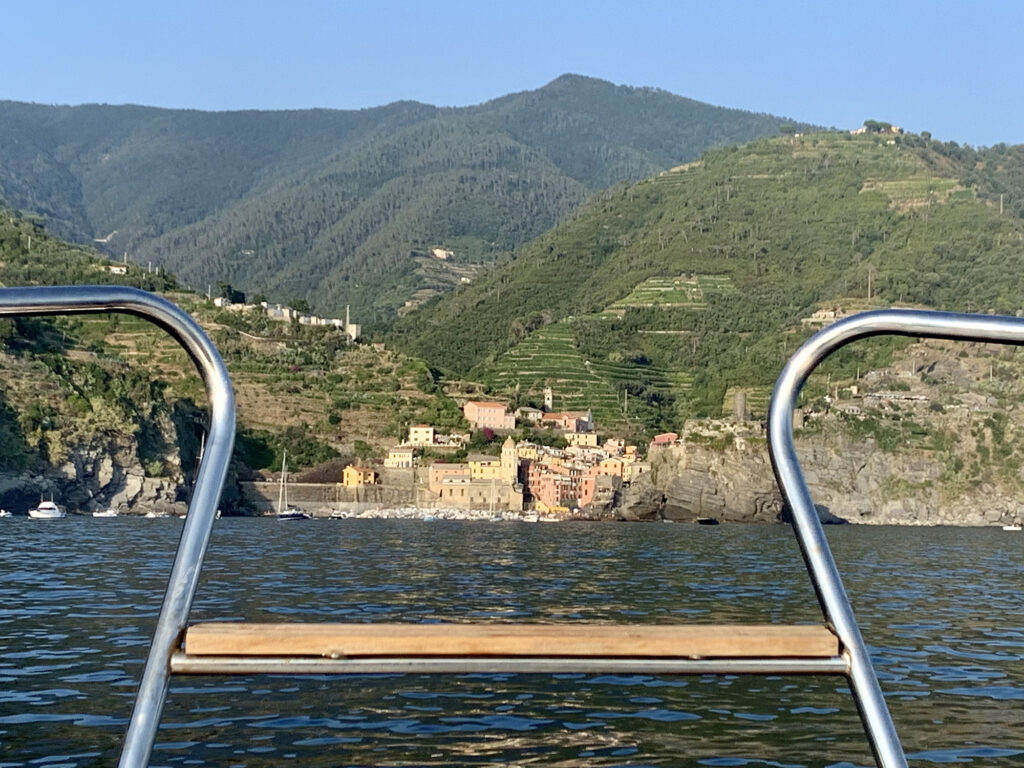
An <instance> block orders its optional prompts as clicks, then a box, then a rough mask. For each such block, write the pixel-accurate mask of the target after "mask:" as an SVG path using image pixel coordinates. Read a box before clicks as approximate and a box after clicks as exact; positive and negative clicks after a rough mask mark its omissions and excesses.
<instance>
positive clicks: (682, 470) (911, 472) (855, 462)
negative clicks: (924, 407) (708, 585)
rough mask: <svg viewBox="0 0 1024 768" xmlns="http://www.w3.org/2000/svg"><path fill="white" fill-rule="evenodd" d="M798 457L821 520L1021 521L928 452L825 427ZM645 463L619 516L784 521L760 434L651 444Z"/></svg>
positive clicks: (1005, 500)
mask: <svg viewBox="0 0 1024 768" xmlns="http://www.w3.org/2000/svg"><path fill="white" fill-rule="evenodd" d="M797 454H798V457H799V459H800V463H801V467H802V468H803V471H804V475H805V478H806V480H807V485H808V487H809V489H810V491H811V498H812V499H813V500H814V502H815V505H816V506H817V508H818V513H819V517H820V518H821V519H822V521H823V522H851V523H871V524H890V525H1000V524H1008V523H1010V522H1013V521H1015V520H1017V519H1019V517H1020V514H1021V509H1022V507H1024V505H1022V504H1021V502H1019V501H1018V500H1017V497H1016V495H1015V494H1014V493H1013V492H1012V491H1009V490H1007V489H1004V488H999V487H996V486H993V485H991V484H981V485H978V486H976V487H973V488H972V489H971V490H970V492H968V493H961V494H959V495H954V494H952V493H951V489H950V488H949V487H947V486H944V485H943V483H942V481H941V478H942V475H943V469H944V468H943V465H942V464H941V463H940V461H939V460H938V458H937V457H936V456H934V455H933V454H932V452H930V451H926V450H909V449H908V450H905V451H901V452H895V453H893V452H886V451H882V450H880V449H879V448H878V447H877V446H876V444H875V442H874V441H873V440H870V439H868V440H863V441H861V440H853V439H850V438H847V437H845V436H843V435H842V434H841V433H831V434H823V435H814V436H810V437H806V438H801V439H799V440H798V441H797ZM650 462H651V467H652V471H651V473H650V475H649V479H647V480H646V481H645V482H635V483H634V484H633V487H631V488H630V489H628V491H627V494H626V500H625V501H624V504H623V510H622V514H623V517H624V518H627V519H645V518H657V517H662V518H665V519H669V520H681V521H693V520H696V519H697V518H700V517H714V518H716V519H718V520H719V521H723V522H732V521H736V522H776V521H781V520H783V519H784V518H785V515H786V510H784V509H783V503H782V498H781V496H780V494H779V491H778V489H777V486H776V484H775V477H774V475H773V473H772V469H771V463H770V460H769V458H768V450H767V446H766V445H765V443H764V441H763V440H746V439H739V438H738V439H736V440H735V441H734V443H733V445H732V446H731V447H727V448H724V449H722V448H719V447H712V446H709V445H705V444H700V443H688V442H684V443H680V444H676V445H671V446H667V447H661V448H654V449H652V451H651V456H650ZM641 480H643V478H641Z"/></svg>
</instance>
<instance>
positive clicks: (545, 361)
mask: <svg viewBox="0 0 1024 768" xmlns="http://www.w3.org/2000/svg"><path fill="white" fill-rule="evenodd" d="M571 323H572V321H571V320H563V321H561V322H558V323H552V324H551V325H548V326H545V327H544V328H542V329H541V330H539V331H536V332H535V333H533V334H531V335H530V336H528V337H527V338H526V339H525V340H524V341H522V342H521V343H520V344H518V345H517V346H515V347H513V348H512V349H511V350H509V351H508V352H506V353H505V354H504V355H502V356H501V357H500V358H499V359H498V360H497V361H496V362H495V363H494V364H493V365H490V366H488V367H487V368H486V370H484V371H482V372H481V374H480V378H481V379H482V380H483V381H485V382H486V383H487V384H488V385H489V386H491V387H492V388H493V389H494V390H496V391H501V392H505V393H507V394H510V395H511V394H512V393H513V392H515V391H516V387H517V386H518V388H519V396H520V399H522V400H533V401H535V402H541V400H542V398H543V394H544V388H545V387H551V389H552V391H553V395H554V408H555V410H569V411H586V410H590V411H592V413H593V415H594V419H595V420H596V421H597V423H598V425H599V427H609V426H613V425H619V424H622V423H623V422H624V421H625V417H624V414H623V401H624V399H626V398H625V395H624V394H623V393H624V392H625V391H626V389H627V387H632V386H636V385H638V384H643V385H644V386H645V387H646V388H647V389H657V390H661V391H664V392H666V393H672V394H675V395H679V394H682V393H684V392H685V391H686V390H688V389H689V388H690V386H691V384H692V381H693V377H692V375H691V374H689V373H687V372H684V371H672V370H667V369H664V368H659V367H657V366H651V365H636V364H632V363H628V362H620V363H613V362H609V361H601V362H595V361H590V360H586V359H584V358H583V357H582V356H581V355H580V353H579V351H578V350H577V349H576V347H575V344H574V342H573V334H572V325H571ZM627 407H628V406H627Z"/></svg>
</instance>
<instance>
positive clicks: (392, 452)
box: [384, 445, 414, 469]
mask: <svg viewBox="0 0 1024 768" xmlns="http://www.w3.org/2000/svg"><path fill="white" fill-rule="evenodd" d="M413 453H414V449H413V447H412V446H411V445H396V446H395V447H394V448H389V449H388V457H387V458H386V459H384V466H385V467H387V468H388V469H412V465H413Z"/></svg>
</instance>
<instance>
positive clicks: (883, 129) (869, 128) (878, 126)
mask: <svg viewBox="0 0 1024 768" xmlns="http://www.w3.org/2000/svg"><path fill="white" fill-rule="evenodd" d="M850 133H852V134H853V135H854V136H859V135H861V134H864V133H891V134H894V135H899V134H901V133H903V129H902V128H900V127H899V126H898V125H893V124H892V123H886V122H884V121H880V120H865V121H864V125H862V126H861V127H860V128H855V129H853V130H852V131H850Z"/></svg>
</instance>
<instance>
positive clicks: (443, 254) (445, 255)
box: [430, 248, 455, 261]
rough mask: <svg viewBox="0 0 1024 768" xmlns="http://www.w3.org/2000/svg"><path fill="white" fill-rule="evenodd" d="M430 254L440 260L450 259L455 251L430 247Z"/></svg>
mask: <svg viewBox="0 0 1024 768" xmlns="http://www.w3.org/2000/svg"><path fill="white" fill-rule="evenodd" d="M430 254H431V255H432V256H433V257H434V258H435V259H441V261H448V259H450V258H452V257H453V256H455V252H454V251H450V250H448V249H447V248H431V249H430Z"/></svg>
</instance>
